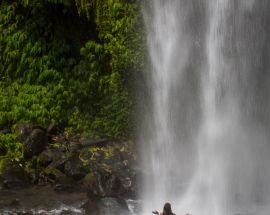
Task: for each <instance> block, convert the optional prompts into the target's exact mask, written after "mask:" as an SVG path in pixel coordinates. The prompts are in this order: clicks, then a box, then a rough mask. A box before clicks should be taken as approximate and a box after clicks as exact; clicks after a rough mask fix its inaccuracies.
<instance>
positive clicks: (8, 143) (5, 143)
mask: <svg viewBox="0 0 270 215" xmlns="http://www.w3.org/2000/svg"><path fill="white" fill-rule="evenodd" d="M0 158H1V159H0V160H2V158H12V159H15V160H17V161H19V160H20V159H22V158H23V145H22V143H19V142H18V141H17V140H16V137H15V135H14V134H0ZM0 169H1V168H0Z"/></svg>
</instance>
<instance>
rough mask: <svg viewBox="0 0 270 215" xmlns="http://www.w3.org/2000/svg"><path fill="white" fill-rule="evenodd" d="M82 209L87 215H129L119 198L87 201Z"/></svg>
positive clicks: (125, 205) (124, 204)
mask: <svg viewBox="0 0 270 215" xmlns="http://www.w3.org/2000/svg"><path fill="white" fill-rule="evenodd" d="M83 209H84V210H85V213H86V214H88V215H104V214H109V215H129V214H130V211H129V210H128V207H127V204H126V202H125V201H124V200H123V199H119V198H102V199H100V200H94V201H93V200H89V201H88V202H87V203H86V204H85V205H84V206H83Z"/></svg>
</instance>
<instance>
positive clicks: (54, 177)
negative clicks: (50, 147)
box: [43, 167, 75, 184]
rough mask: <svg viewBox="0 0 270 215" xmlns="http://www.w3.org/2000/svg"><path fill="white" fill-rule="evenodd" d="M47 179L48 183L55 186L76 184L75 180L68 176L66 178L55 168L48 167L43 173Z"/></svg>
mask: <svg viewBox="0 0 270 215" xmlns="http://www.w3.org/2000/svg"><path fill="white" fill-rule="evenodd" d="M43 173H44V175H45V177H47V179H48V181H49V182H51V183H54V184H74V183H75V182H74V180H73V179H72V178H70V177H68V176H66V175H65V174H64V173H63V172H61V171H60V170H58V169H56V168H54V167H47V168H46V169H45V170H44V171H43Z"/></svg>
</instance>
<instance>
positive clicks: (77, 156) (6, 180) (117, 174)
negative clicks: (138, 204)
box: [0, 125, 138, 214]
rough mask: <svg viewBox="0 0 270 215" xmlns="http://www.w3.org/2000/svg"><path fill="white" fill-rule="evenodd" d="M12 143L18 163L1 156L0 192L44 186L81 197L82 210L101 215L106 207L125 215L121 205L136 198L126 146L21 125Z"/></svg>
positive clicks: (133, 167)
mask: <svg viewBox="0 0 270 215" xmlns="http://www.w3.org/2000/svg"><path fill="white" fill-rule="evenodd" d="M17 139H18V141H20V142H21V143H23V145H24V159H22V160H16V159H13V158H9V157H8V156H5V155H2V156H1V161H0V162H1V163H0V164H1V165H0V186H1V189H2V190H8V189H9V190H10V189H11V190H13V189H17V188H27V187H28V188H29V189H30V188H31V187H33V186H48V185H50V187H52V188H53V189H54V191H55V192H86V193H87V196H88V201H87V202H85V204H84V206H83V208H84V210H85V211H89V210H90V208H92V209H93V208H95V207H96V209H95V211H96V212H97V211H100V213H102V214H104V210H105V209H104V208H106V207H105V206H106V204H109V205H110V204H111V205H114V207H115V205H118V206H119V208H121V211H123V213H124V214H125V210H127V205H126V203H125V202H124V201H123V199H135V198H136V194H137V191H138V186H137V182H138V170H137V168H136V153H135V152H134V145H133V143H132V142H130V141H123V140H115V139H111V138H102V139H95V140H91V139H85V138H82V137H80V136H78V135H75V134H67V133H63V134H61V133H60V134H59V133H57V132H54V129H53V128H48V129H44V128H42V127H40V126H25V125H24V126H19V127H18V128H17ZM108 202H109V203H108ZM107 206H108V205H107ZM118 206H117V207H118ZM117 207H116V208H117ZM92 209H91V210H92ZM116 211H118V212H117V213H119V210H118V209H116ZM121 213H122V212H121ZM87 214H91V213H90V212H88V213H87ZM112 214H113V213H112Z"/></svg>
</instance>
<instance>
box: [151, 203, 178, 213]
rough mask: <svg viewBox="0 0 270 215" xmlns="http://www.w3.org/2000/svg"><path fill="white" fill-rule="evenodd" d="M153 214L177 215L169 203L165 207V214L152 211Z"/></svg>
mask: <svg viewBox="0 0 270 215" xmlns="http://www.w3.org/2000/svg"><path fill="white" fill-rule="evenodd" d="M152 213H153V214H156V215H176V214H174V213H173V212H172V208H171V204H170V203H169V202H166V203H165V204H164V207H163V212H162V213H159V212H158V211H156V210H155V211H152Z"/></svg>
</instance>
